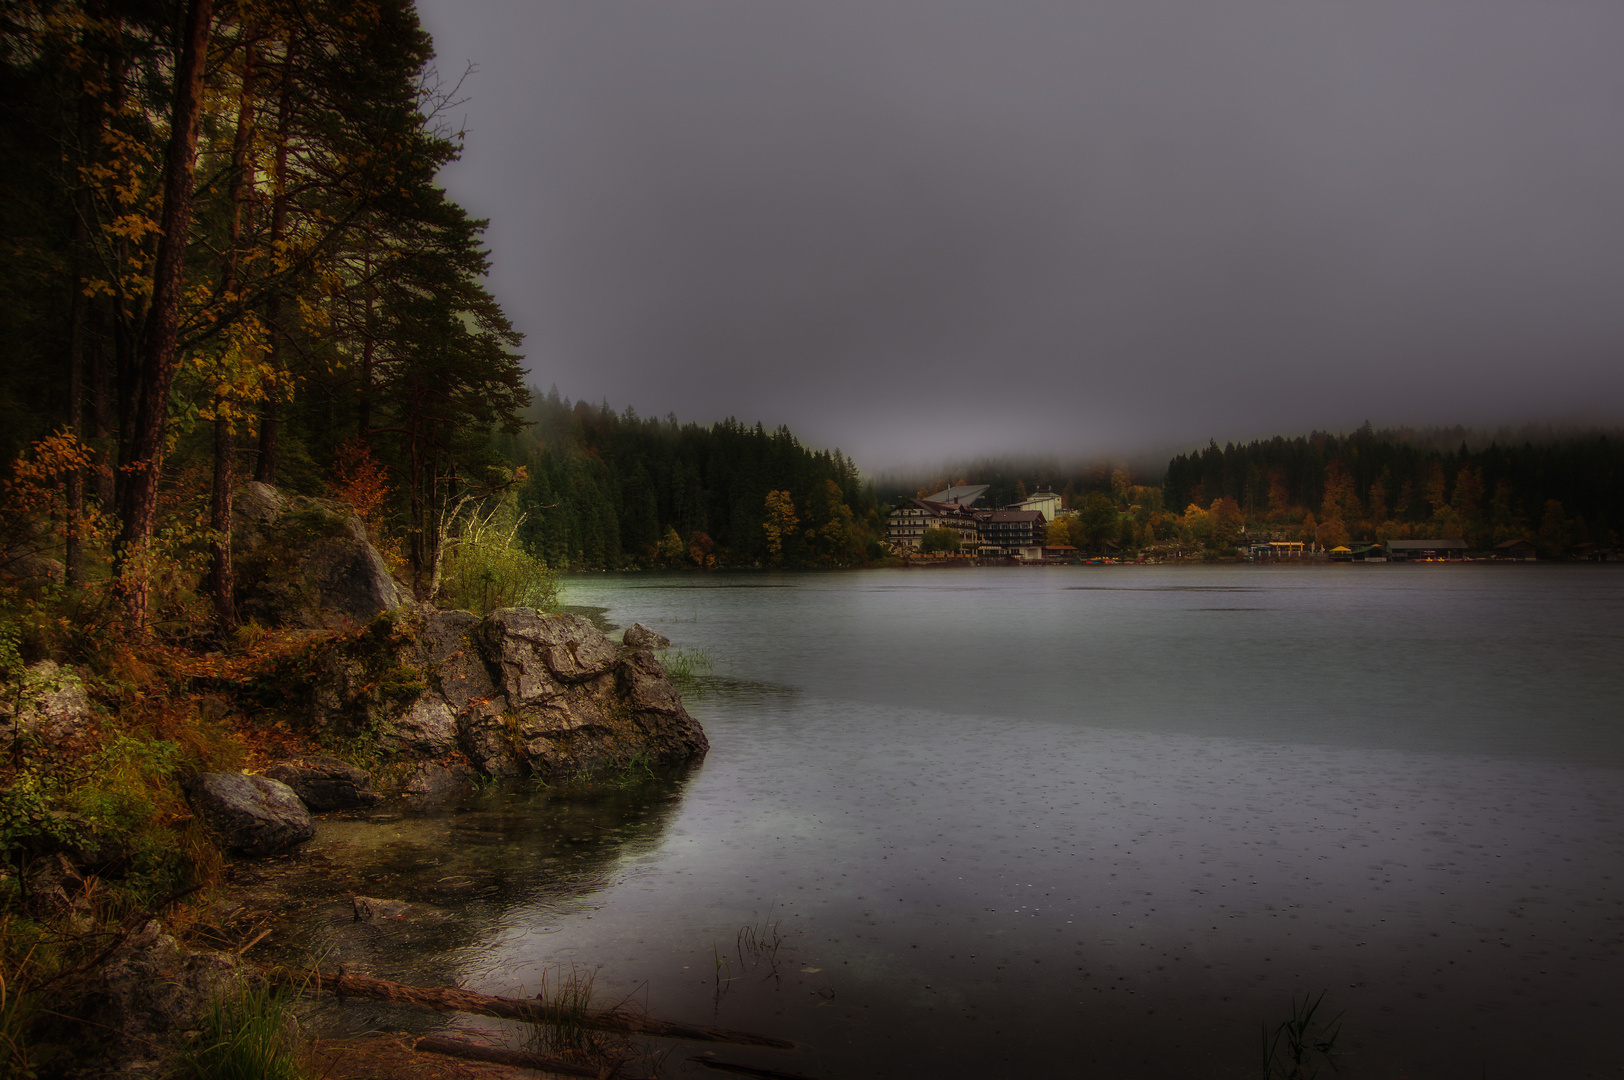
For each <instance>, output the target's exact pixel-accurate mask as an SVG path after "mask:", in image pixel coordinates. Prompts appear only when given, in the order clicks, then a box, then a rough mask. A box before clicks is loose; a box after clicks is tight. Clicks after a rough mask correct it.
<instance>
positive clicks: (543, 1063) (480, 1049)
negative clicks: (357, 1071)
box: [412, 1035, 632, 1080]
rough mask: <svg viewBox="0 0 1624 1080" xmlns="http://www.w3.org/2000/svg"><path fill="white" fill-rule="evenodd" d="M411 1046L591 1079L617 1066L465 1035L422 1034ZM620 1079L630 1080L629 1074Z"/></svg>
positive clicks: (615, 1073)
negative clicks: (484, 1042) (501, 1046)
mask: <svg viewBox="0 0 1624 1080" xmlns="http://www.w3.org/2000/svg"><path fill="white" fill-rule="evenodd" d="M412 1048H413V1049H414V1050H419V1051H421V1052H423V1053H426V1054H444V1055H446V1056H447V1057H455V1058H462V1059H464V1060H466V1061H489V1062H492V1063H493V1064H496V1065H512V1066H514V1067H516V1068H520V1069H538V1070H540V1071H542V1072H550V1073H558V1074H559V1075H561V1076H590V1077H592V1078H593V1080H601V1078H603V1077H620V1066H619V1065H618V1064H615V1065H611V1066H609V1067H607V1068H603V1069H599V1068H595V1067H593V1066H591V1065H580V1064H577V1063H576V1062H573V1061H565V1060H564V1059H563V1058H558V1057H551V1056H549V1055H547V1054H531V1053H527V1052H525V1051H522V1050H502V1049H499V1048H497V1047H494V1046H484V1045H482V1044H480V1043H476V1042H469V1041H468V1040H466V1039H447V1038H444V1037H442V1036H439V1035H425V1036H424V1037H423V1038H421V1039H418V1040H417V1042H415V1043H413V1044H412ZM622 1080H632V1078H630V1077H625V1078H622Z"/></svg>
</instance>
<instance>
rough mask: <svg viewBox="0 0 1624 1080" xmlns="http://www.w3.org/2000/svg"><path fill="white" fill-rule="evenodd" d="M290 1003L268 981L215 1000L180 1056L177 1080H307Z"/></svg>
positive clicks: (289, 998) (308, 1077)
mask: <svg viewBox="0 0 1624 1080" xmlns="http://www.w3.org/2000/svg"><path fill="white" fill-rule="evenodd" d="M297 1031H298V1027H297V1025H296V1023H295V1022H294V1019H293V1006H292V999H291V997H289V996H288V995H287V994H285V993H283V992H282V991H279V990H277V989H275V988H273V987H272V986H270V985H269V984H268V983H263V982H262V983H258V984H256V985H248V986H244V987H243V988H242V989H241V991H240V992H239V993H237V994H235V995H232V996H229V997H224V998H221V999H218V1000H216V1001H215V1002H214V1004H213V1006H212V1007H211V1008H210V1010H209V1014H208V1017H207V1018H206V1019H205V1020H204V1023H203V1029H202V1031H201V1032H199V1033H198V1036H197V1038H196V1039H195V1040H194V1041H193V1043H192V1046H191V1047H190V1048H189V1049H188V1050H187V1052H186V1053H185V1054H184V1055H183V1056H182V1057H181V1061H180V1070H179V1076H180V1077H181V1078H182V1080H310V1072H309V1070H308V1069H307V1068H306V1066H305V1062H304V1055H303V1052H302V1049H301V1047H300V1044H299V1039H298V1035H297Z"/></svg>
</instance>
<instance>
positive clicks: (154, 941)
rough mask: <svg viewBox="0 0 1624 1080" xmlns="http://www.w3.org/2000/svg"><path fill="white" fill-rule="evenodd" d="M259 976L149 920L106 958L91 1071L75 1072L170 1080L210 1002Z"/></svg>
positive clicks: (95, 1010)
mask: <svg viewBox="0 0 1624 1080" xmlns="http://www.w3.org/2000/svg"><path fill="white" fill-rule="evenodd" d="M259 978H260V976H259V975H257V974H256V973H254V972H253V971H251V970H250V969H249V968H247V967H246V966H245V965H244V964H243V963H242V961H240V960H238V959H237V958H236V957H235V956H231V955H229V954H225V953H215V952H192V951H190V950H188V949H187V948H185V947H184V946H183V945H181V944H180V943H179V942H178V941H176V940H175V939H174V938H173V937H171V936H170V935H168V934H166V933H164V932H163V927H162V925H161V924H159V923H158V922H157V921H153V922H150V923H148V924H147V926H146V927H145V928H143V929H142V930H140V931H139V932H137V933H136V934H134V935H132V936H131V937H130V939H129V940H128V941H126V942H124V944H122V945H120V946H119V947H118V949H117V950H115V951H114V953H113V954H112V956H110V957H108V959H107V962H106V963H105V964H104V965H102V968H101V969H100V971H99V972H98V973H97V975H96V978H95V981H94V983H93V984H92V986H91V988H90V992H89V994H88V995H87V996H86V998H85V1008H86V1012H85V1015H86V1018H87V1019H88V1020H90V1022H91V1023H90V1025H88V1026H87V1027H86V1028H85V1029H84V1030H85V1032H86V1033H87V1036H88V1038H89V1040H90V1045H85V1046H82V1047H80V1048H79V1056H80V1059H81V1060H82V1061H84V1062H86V1063H87V1064H88V1065H89V1066H90V1068H91V1070H92V1071H90V1072H89V1073H77V1074H76V1075H90V1076H99V1077H121V1078H123V1077H129V1078H133V1077H147V1076H151V1077H164V1076H169V1075H170V1074H171V1069H172V1068H173V1061H172V1060H171V1055H173V1054H174V1053H175V1052H177V1051H179V1050H180V1049H181V1048H182V1047H183V1046H184V1045H185V1043H186V1041H187V1040H188V1039H189V1038H190V1037H191V1036H192V1035H193V1034H194V1033H195V1032H196V1031H197V1030H198V1029H199V1028H201V1027H202V1026H203V1023H204V1019H205V1017H206V1016H207V1015H208V1012H209V1009H210V1008H211V1007H212V1005H213V1003H214V1002H215V1001H216V1000H218V999H219V998H222V997H228V996H230V995H231V994H234V993H238V992H240V991H241V990H242V989H243V988H244V987H246V986H248V985H250V984H251V983H252V982H253V981H254V980H257V979H259ZM290 1034H291V1033H290Z"/></svg>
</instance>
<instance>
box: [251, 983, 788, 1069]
mask: <svg viewBox="0 0 1624 1080" xmlns="http://www.w3.org/2000/svg"><path fill="white" fill-rule="evenodd" d="M272 977H273V979H275V980H276V981H278V982H280V983H282V984H283V985H288V986H293V987H295V988H297V989H303V990H305V991H306V992H308V993H313V994H331V995H333V996H334V997H337V998H347V997H357V998H367V999H369V1000H372V1001H388V1002H392V1003H394V1004H397V1005H415V1006H417V1007H418V1008H422V1009H435V1010H437V1011H439V1012H461V1013H473V1014H475V1015H478V1016H495V1017H499V1018H501V1019H503V1020H523V1021H526V1022H528V1023H532V1024H566V1025H569V1026H572V1027H579V1028H587V1029H590V1030H593V1031H620V1032H625V1033H627V1034H631V1035H652V1036H655V1037H657V1038H662V1039H688V1040H691V1041H694V1042H718V1043H731V1044H733V1045H735V1046H766V1047H771V1048H772V1049H775V1050H793V1049H795V1044H794V1043H792V1042H790V1041H789V1040H788V1039H775V1038H773V1037H772V1036H770V1035H756V1034H753V1033H752V1032H748V1031H731V1030H728V1029H727V1028H717V1027H699V1026H695V1025H692V1024H676V1023H672V1022H671V1021H669V1020H656V1019H654V1018H653V1017H649V1016H638V1015H636V1014H634V1013H627V1012H621V1011H619V1010H617V1009H609V1010H597V1009H569V1008H564V1007H561V1006H558V1005H552V1004H549V1003H548V1002H546V1001H545V1000H543V999H541V998H505V997H492V996H491V995H489V994H476V993H475V992H474V991H472V990H462V989H459V988H458V987H454V986H406V985H404V984H403V983H396V982H390V981H389V980H387V979H374V978H371V977H370V976H366V975H350V974H348V973H346V972H343V971H340V972H338V973H337V974H333V975H327V974H323V973H321V972H313V973H311V974H309V975H305V974H301V973H290V972H278V973H276V974H275V975H273V976H272Z"/></svg>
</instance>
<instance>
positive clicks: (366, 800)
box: [263, 757, 378, 814]
mask: <svg viewBox="0 0 1624 1080" xmlns="http://www.w3.org/2000/svg"><path fill="white" fill-rule="evenodd" d="M263 775H264V776H265V777H267V778H268V779H271V780H276V781H279V782H281V783H284V784H286V785H287V786H288V788H289V789H290V790H291V791H292V792H293V793H294V794H295V795H297V796H299V801H300V802H302V803H304V804H305V806H307V807H308V808H310V809H311V810H313V811H315V812H316V813H318V814H321V813H325V812H327V811H328V810H352V809H354V808H355V807H358V806H371V805H372V804H373V803H376V802H377V801H378V793H377V792H376V791H374V790H373V789H372V777H371V776H369V775H367V772H366V770H365V769H358V768H356V767H355V766H354V765H351V764H348V763H347V762H343V761H339V760H338V759H337V758H330V757H310V758H298V759H295V760H293V761H279V762H277V763H276V764H275V765H272V766H271V767H270V768H268V769H266V770H265V772H264V774H263Z"/></svg>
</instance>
